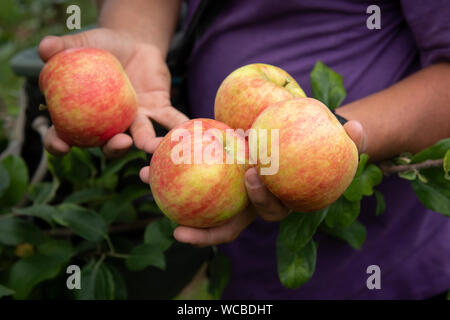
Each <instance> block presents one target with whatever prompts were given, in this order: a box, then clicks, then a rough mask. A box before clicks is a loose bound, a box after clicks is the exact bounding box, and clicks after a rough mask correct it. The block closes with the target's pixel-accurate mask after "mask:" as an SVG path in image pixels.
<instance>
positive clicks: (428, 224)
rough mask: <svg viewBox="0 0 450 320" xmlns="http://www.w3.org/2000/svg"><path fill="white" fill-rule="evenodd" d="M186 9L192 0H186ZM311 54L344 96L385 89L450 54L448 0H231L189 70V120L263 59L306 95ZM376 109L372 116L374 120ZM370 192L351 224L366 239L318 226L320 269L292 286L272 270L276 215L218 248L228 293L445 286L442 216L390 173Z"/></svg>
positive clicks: (403, 293) (403, 291) (448, 240)
mask: <svg viewBox="0 0 450 320" xmlns="http://www.w3.org/2000/svg"><path fill="white" fill-rule="evenodd" d="M188 3H189V14H190V15H192V13H193V10H194V9H195V6H196V5H197V4H198V1H197V0H190V1H189V2H188ZM372 4H376V5H378V6H379V7H380V9H381V29H380V30H369V29H367V27H366V19H367V18H368V17H369V15H368V14H366V9H367V7H368V6H369V5H372ZM317 60H321V61H323V62H324V63H325V64H327V65H328V66H330V67H331V68H333V69H334V70H335V71H337V72H338V73H340V74H341V75H343V77H344V84H345V87H346V89H347V92H348V95H347V98H346V100H345V101H344V104H345V103H348V102H351V101H354V100H356V99H360V98H362V97H365V96H367V95H369V94H372V93H374V92H377V91H380V90H383V89H385V88H387V87H389V86H391V85H392V84H394V83H396V82H398V81H399V80H401V79H403V78H405V77H406V76H408V75H409V74H411V73H413V72H415V71H417V70H418V69H420V68H424V67H426V66H429V65H430V64H433V63H436V62H439V61H449V60H450V3H449V2H448V0H433V1H421V0H403V1H399V0H380V1H374V0H340V1H336V0H286V1H274V0H272V1H271V0H258V1H237V0H231V1H230V3H229V5H228V6H227V7H226V8H225V9H224V11H223V12H222V13H221V15H220V16H219V17H218V18H217V19H216V20H215V21H214V23H213V24H212V26H211V27H210V28H209V29H208V30H207V32H206V33H205V34H204V35H203V36H202V38H201V39H200V40H199V41H198V43H197V44H196V46H195V48H194V51H193V55H192V59H191V62H190V71H189V84H188V85H189V99H190V105H191V106H192V110H191V111H192V113H193V115H194V116H195V117H209V118H212V117H213V116H214V110H213V106H214V97H215V94H216V91H217V89H218V87H219V85H220V83H221V82H222V80H223V79H224V78H225V77H226V76H227V75H228V74H229V73H230V72H232V71H233V70H235V69H236V68H238V67H240V66H243V65H246V64H249V63H255V62H262V63H269V64H273V65H276V66H279V67H281V68H283V69H285V70H286V71H287V72H289V73H290V74H291V75H292V76H293V77H294V78H296V80H297V81H298V82H299V84H300V86H301V87H302V88H303V89H304V90H305V92H306V94H307V95H308V96H311V87H310V84H309V74H310V72H311V70H312V68H313V66H314V64H315V62H316V61H317ZM380 116H382V115H376V114H374V117H380ZM377 189H378V190H380V191H381V192H382V193H383V194H384V195H385V199H386V208H387V209H386V212H385V213H384V214H383V215H381V216H379V217H376V216H375V199H374V198H373V197H371V198H367V199H365V200H363V202H362V208H361V214H360V218H359V221H360V222H361V223H363V224H364V225H365V226H366V228H367V240H366V242H365V244H364V246H363V247H362V249H361V250H359V251H356V250H354V249H352V248H350V247H349V246H348V245H347V244H346V243H343V242H341V241H339V240H336V239H334V238H331V237H328V236H326V235H324V234H318V235H317V236H316V238H315V239H316V240H317V241H318V244H319V246H318V257H317V266H316V271H315V273H314V275H313V277H312V278H311V280H310V281H309V282H308V283H306V284H305V285H303V286H302V287H301V288H299V289H295V290H288V289H286V288H284V287H283V286H282V285H281V283H280V281H279V279H278V274H277V266H276V256H275V240H276V236H277V233H278V228H279V224H278V223H268V222H264V221H262V220H257V221H256V222H254V223H253V224H252V225H250V226H249V227H248V228H247V229H246V230H245V231H244V232H243V233H242V234H241V235H240V236H239V237H238V239H237V240H235V241H234V242H233V243H231V244H226V245H222V246H220V249H221V250H222V252H223V253H224V254H226V255H227V256H228V257H229V258H230V259H231V262H232V273H231V279H230V283H229V285H228V287H227V288H226V290H225V293H224V298H234V299H241V298H242V299H347V298H350V299H351V298H353V299H355V298H356V299H395V298H402V299H416V298H419V299H420V298H426V297H430V296H433V295H435V294H438V293H441V292H444V291H445V290H447V289H449V288H450V218H446V217H443V216H442V215H440V214H438V213H435V212H432V211H430V210H427V209H426V208H425V207H424V206H423V205H422V204H421V203H420V202H419V201H418V200H417V198H416V196H415V194H414V192H413V190H412V188H411V186H410V184H409V182H408V181H405V180H401V179H399V178H397V177H389V178H385V179H384V180H383V183H382V184H381V185H380V186H379V187H377ZM372 264H375V265H378V266H380V268H381V289H380V290H369V289H367V287H366V280H367V278H368V277H369V275H368V274H366V268H367V267H368V266H369V265H372Z"/></svg>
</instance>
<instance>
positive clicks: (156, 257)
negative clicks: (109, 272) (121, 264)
mask: <svg viewBox="0 0 450 320" xmlns="http://www.w3.org/2000/svg"><path fill="white" fill-rule="evenodd" d="M125 264H126V266H127V267H128V269H129V270H132V271H138V270H142V269H145V268H146V267H148V266H154V267H157V268H160V269H165V268H166V260H165V257H164V251H163V250H161V248H160V247H159V246H157V245H154V244H148V243H144V244H141V245H138V246H137V247H135V248H133V250H131V252H130V254H129V257H128V258H127V260H126V261H125Z"/></svg>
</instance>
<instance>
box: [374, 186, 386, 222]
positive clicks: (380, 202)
mask: <svg viewBox="0 0 450 320" xmlns="http://www.w3.org/2000/svg"><path fill="white" fill-rule="evenodd" d="M375 199H376V200H377V208H376V210H375V215H377V216H379V215H380V214H382V213H384V211H385V210H386V201H385V200H384V196H383V194H382V193H381V192H380V191H378V190H375Z"/></svg>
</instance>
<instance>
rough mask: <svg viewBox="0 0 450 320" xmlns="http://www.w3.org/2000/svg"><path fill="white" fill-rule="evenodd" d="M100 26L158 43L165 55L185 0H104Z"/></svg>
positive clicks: (101, 6)
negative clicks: (182, 2)
mask: <svg viewBox="0 0 450 320" xmlns="http://www.w3.org/2000/svg"><path fill="white" fill-rule="evenodd" d="M99 5H100V15H99V25H100V26H101V27H105V28H109V29H113V30H117V31H120V32H122V33H126V34H127V35H129V36H132V37H133V38H135V39H138V40H140V41H144V42H146V43H149V44H152V45H155V46H156V47H158V48H159V49H160V50H161V53H162V55H163V56H164V57H165V56H166V54H167V51H168V49H169V45H170V41H171V38H172V35H173V32H174V30H175V27H176V24H177V21H178V16H179V11H180V6H181V0H132V1H124V0H103V1H100V2H99Z"/></svg>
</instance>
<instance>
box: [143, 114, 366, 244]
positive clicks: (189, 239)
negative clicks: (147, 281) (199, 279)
mask: <svg viewBox="0 0 450 320" xmlns="http://www.w3.org/2000/svg"><path fill="white" fill-rule="evenodd" d="M344 128H345V130H346V131H347V134H348V135H349V136H350V138H352V140H353V141H354V142H355V144H356V146H357V147H358V150H359V152H364V150H365V148H366V144H367V138H366V136H365V134H364V132H363V128H362V126H361V124H360V123H359V122H358V121H355V120H352V121H349V122H347V123H346V124H345V125H344ZM140 178H141V180H142V181H144V182H145V183H148V181H149V167H145V168H143V169H142V170H141V172H140ZM245 185H246V188H247V193H248V196H249V199H250V202H251V204H250V205H249V206H248V207H247V208H246V209H245V210H244V211H243V212H241V213H239V214H237V215H236V216H234V217H233V218H231V219H230V220H228V221H227V222H226V223H225V224H222V225H220V226H218V227H212V228H206V229H199V228H191V227H185V226H179V227H177V228H176V229H175V231H174V237H175V239H177V240H178V241H179V242H185V243H190V244H193V245H195V246H198V247H205V246H212V245H218V244H221V243H227V242H231V241H233V240H234V239H236V238H237V237H238V235H239V234H240V233H241V232H242V231H243V230H244V229H245V228H246V227H247V226H248V225H250V224H251V223H252V222H253V221H254V220H255V219H256V217H257V216H260V217H261V218H262V219H264V220H266V221H280V220H282V219H284V218H286V217H287V216H288V215H289V213H290V212H291V210H290V209H288V208H286V207H285V206H284V205H283V204H282V203H281V201H280V200H279V199H278V198H276V197H275V196H274V195H273V194H272V193H270V191H269V190H268V189H267V188H266V187H265V186H264V184H263V183H262V181H261V179H260V178H259V176H258V174H257V172H256V169H254V168H251V169H248V170H247V172H246V173H245Z"/></svg>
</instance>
